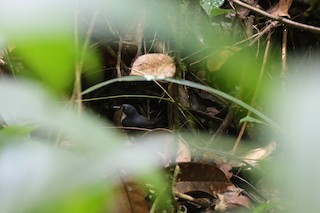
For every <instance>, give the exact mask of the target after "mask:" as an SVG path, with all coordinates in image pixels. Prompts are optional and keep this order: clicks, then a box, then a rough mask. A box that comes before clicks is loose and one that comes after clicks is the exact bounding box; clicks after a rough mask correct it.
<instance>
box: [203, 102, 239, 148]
mask: <svg viewBox="0 0 320 213" xmlns="http://www.w3.org/2000/svg"><path fill="white" fill-rule="evenodd" d="M235 108H236V104H234V103H232V104H231V106H230V107H229V111H228V113H227V115H226V117H225V118H224V120H223V121H222V123H221V124H220V126H219V128H218V129H217V131H216V132H215V133H214V135H213V136H212V137H211V139H210V141H209V143H211V142H213V141H214V140H216V139H217V138H218V137H219V136H220V135H221V134H222V133H224V132H225V131H226V130H227V129H228V128H229V126H230V124H231V123H232V121H233V118H234V109H235ZM209 143H207V146H208V144H209Z"/></svg>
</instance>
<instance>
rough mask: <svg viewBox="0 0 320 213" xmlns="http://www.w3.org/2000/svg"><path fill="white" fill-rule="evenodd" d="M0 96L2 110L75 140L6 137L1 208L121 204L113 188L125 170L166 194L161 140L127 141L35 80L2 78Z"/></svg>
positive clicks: (20, 211) (19, 210) (0, 162)
mask: <svg viewBox="0 0 320 213" xmlns="http://www.w3.org/2000/svg"><path fill="white" fill-rule="evenodd" d="M0 100H2V104H1V105H0V113H1V115H9V114H10V115H11V116H12V117H14V118H19V119H17V121H24V122H28V123H32V124H35V125H39V126H40V127H41V128H44V129H52V130H53V133H54V134H56V136H60V139H61V140H62V141H67V142H69V143H70V144H71V145H72V149H71V150H64V149H62V148H60V146H56V147H53V146H51V145H49V144H47V143H42V141H41V138H37V136H36V135H32V136H31V137H28V138H27V139H26V138H18V139H17V140H16V139H15V136H13V137H7V138H1V139H3V140H5V143H4V146H1V147H0V189H1V190H2V191H3V192H6V193H2V194H1V195H0V212H8V213H11V212H12V213H13V212H14V213H24V212H26V211H28V212H32V213H40V212H41V213H46V212H48V213H51V212H79V213H82V212H83V213H87V212H89V213H91V212H92V213H93V212H101V211H103V210H104V209H105V208H106V209H109V208H111V207H112V205H116V204H114V203H112V200H113V199H114V196H115V195H114V194H112V192H113V190H112V188H113V186H114V185H115V184H117V183H118V182H119V177H118V175H119V172H120V171H125V173H126V174H127V175H130V176H133V177H138V178H142V179H141V180H146V181H148V183H152V184H154V186H155V189H157V191H159V193H158V196H160V199H161V200H166V199H164V197H165V196H166V194H165V193H162V191H161V190H162V188H161V187H162V186H163V182H162V180H163V179H161V177H158V175H159V173H154V172H155V171H156V170H157V169H158V168H159V164H160V163H159V162H158V161H157V159H156V158H155V157H154V155H155V154H154V152H152V151H151V150H158V149H159V146H160V144H155V143H150V141H148V143H144V142H143V140H141V141H140V142H139V144H137V145H136V146H130V147H128V146H124V144H125V143H124V141H123V140H124V138H123V137H121V136H120V135H119V134H118V133H117V132H116V131H115V130H114V129H112V128H105V127H106V126H107V125H108V124H106V123H104V122H102V121H101V120H99V119H97V118H96V117H95V116H92V115H90V114H89V113H87V112H82V114H81V116H79V114H77V113H76V112H75V111H73V110H72V109H68V108H66V107H65V106H63V105H61V103H59V102H57V101H55V100H54V99H53V98H52V97H51V96H50V95H48V94H47V93H45V92H44V90H43V89H42V87H40V86H38V85H35V84H32V83H30V82H28V83H27V82H23V81H18V80H8V79H6V80H4V79H1V80H0ZM30 100H32V101H30ZM20 119H21V120H20ZM12 128H13V129H14V127H12ZM31 130H32V128H31V129H28V128H26V129H23V131H22V132H28V131H31ZM8 131H9V129H8ZM19 131H20V130H19ZM57 138H58V137H54V140H57ZM14 141H16V142H18V143H12V142H14ZM19 142H20V143H19ZM24 142H27V143H24ZM146 142H147V141H146ZM17 202H18V203H19V205H17V204H16V203H17ZM164 205H166V204H164Z"/></svg>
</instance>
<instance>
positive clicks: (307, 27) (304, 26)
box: [230, 0, 320, 34]
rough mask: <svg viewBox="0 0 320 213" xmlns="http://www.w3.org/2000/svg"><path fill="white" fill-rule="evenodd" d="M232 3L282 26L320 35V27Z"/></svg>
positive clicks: (241, 3)
mask: <svg viewBox="0 0 320 213" xmlns="http://www.w3.org/2000/svg"><path fill="white" fill-rule="evenodd" d="M230 1H231V2H233V3H235V4H237V5H240V6H242V7H244V8H247V9H249V10H251V11H253V12H256V13H259V14H260V15H263V16H265V17H267V18H269V19H272V20H275V21H278V22H280V23H282V24H286V25H288V26H292V27H295V28H298V29H302V30H307V31H310V32H314V33H319V34H320V27H315V26H312V25H307V24H302V23H299V22H296V21H292V20H290V19H287V18H283V17H281V16H274V15H271V14H270V13H267V12H266V11H263V10H260V9H259V8H256V7H254V6H251V5H249V4H246V3H244V2H242V1H240V0H230Z"/></svg>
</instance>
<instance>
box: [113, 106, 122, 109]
mask: <svg viewBox="0 0 320 213" xmlns="http://www.w3.org/2000/svg"><path fill="white" fill-rule="evenodd" d="M111 108H112V109H121V106H112V107H111Z"/></svg>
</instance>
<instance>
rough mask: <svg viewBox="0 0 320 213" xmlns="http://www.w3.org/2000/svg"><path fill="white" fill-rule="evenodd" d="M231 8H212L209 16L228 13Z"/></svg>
mask: <svg viewBox="0 0 320 213" xmlns="http://www.w3.org/2000/svg"><path fill="white" fill-rule="evenodd" d="M231 11H233V10H228V9H220V8H213V9H212V10H211V12H210V16H218V15H223V14H226V13H229V12H231Z"/></svg>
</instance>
